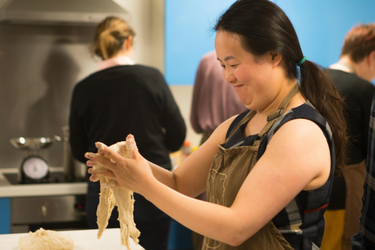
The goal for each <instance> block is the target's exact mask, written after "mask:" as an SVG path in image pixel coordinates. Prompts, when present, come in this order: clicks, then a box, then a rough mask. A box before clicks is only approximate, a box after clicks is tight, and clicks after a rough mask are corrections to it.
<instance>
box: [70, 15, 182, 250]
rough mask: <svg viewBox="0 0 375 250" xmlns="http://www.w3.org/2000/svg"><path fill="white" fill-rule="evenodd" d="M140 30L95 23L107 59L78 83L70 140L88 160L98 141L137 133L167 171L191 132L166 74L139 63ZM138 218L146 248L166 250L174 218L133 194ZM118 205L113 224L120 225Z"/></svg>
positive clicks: (92, 195)
mask: <svg viewBox="0 0 375 250" xmlns="http://www.w3.org/2000/svg"><path fill="white" fill-rule="evenodd" d="M134 36H135V33H134V31H133V29H132V28H131V27H130V26H129V25H128V23H127V22H125V21H124V20H122V19H120V18H117V17H108V18H106V19H105V20H103V21H102V22H101V23H100V24H99V25H98V26H97V28H96V31H95V38H94V44H93V48H92V49H93V51H94V53H95V54H96V55H98V56H99V57H100V58H101V59H102V61H101V63H100V64H99V68H98V70H97V72H95V73H93V74H91V75H89V76H88V77H86V78H85V79H83V80H82V81H80V82H79V83H78V84H77V85H76V86H75V88H74V91H73V97H72V102H71V111H70V120H69V126H70V144H71V148H72V153H73V156H74V157H75V158H76V159H78V160H79V161H81V162H85V158H84V153H85V152H87V151H92V150H95V142H97V141H102V142H104V143H106V144H107V145H112V144H115V143H117V142H119V141H125V138H126V136H127V135H128V134H130V133H131V134H133V135H134V136H136V138H137V145H138V149H139V152H140V153H142V155H144V157H145V158H146V159H148V160H150V161H153V162H155V163H157V164H159V165H160V166H161V167H162V168H163V169H165V170H166V171H170V170H171V161H170V158H169V152H173V151H177V150H179V149H180V147H181V145H182V144H183V142H184V140H185V136H186V126H185V122H184V119H183V117H182V115H181V113H180V110H179V108H178V106H177V104H176V102H175V100H174V98H173V96H172V93H171V91H170V89H169V87H168V85H167V84H166V82H165V80H164V77H163V75H162V74H161V73H160V72H159V71H158V70H157V69H155V68H152V67H148V66H143V65H139V64H135V63H134V62H133V60H132V51H133V49H132V48H133V47H132V42H133V38H134ZM99 192H100V184H99V182H95V183H93V182H91V181H90V182H89V183H88V193H87V206H86V211H87V218H88V223H89V227H90V228H97V225H96V218H97V217H96V209H97V206H98V204H99ZM134 199H135V203H134V221H135V223H136V227H137V228H138V230H139V231H140V232H141V235H140V237H139V244H140V245H141V246H143V247H144V248H145V249H160V250H166V249H167V246H168V237H169V226H170V221H171V220H170V217H169V216H168V215H166V214H165V213H164V212H162V211H161V210H159V209H158V208H157V207H156V206H154V205H153V204H152V203H151V202H149V201H147V200H146V199H145V198H144V197H143V196H142V195H140V194H139V193H134ZM117 218H118V212H117V210H116V211H115V212H114V213H112V216H111V218H110V220H109V227H119V222H118V220H117Z"/></svg>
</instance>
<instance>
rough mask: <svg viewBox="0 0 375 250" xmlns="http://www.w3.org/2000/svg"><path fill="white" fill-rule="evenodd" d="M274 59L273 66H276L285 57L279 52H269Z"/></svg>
mask: <svg viewBox="0 0 375 250" xmlns="http://www.w3.org/2000/svg"><path fill="white" fill-rule="evenodd" d="M269 53H270V56H271V60H272V67H273V68H275V67H276V66H278V65H279V64H280V62H281V60H282V59H283V55H282V54H280V53H277V52H272V51H271V52H269Z"/></svg>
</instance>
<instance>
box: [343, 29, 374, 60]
mask: <svg viewBox="0 0 375 250" xmlns="http://www.w3.org/2000/svg"><path fill="white" fill-rule="evenodd" d="M372 51H375V23H369V24H359V25H357V26H355V27H353V28H352V29H351V30H349V31H348V33H347V34H346V36H345V39H344V44H343V46H342V49H341V56H344V55H348V56H349V57H350V59H351V60H352V61H353V62H355V63H359V62H360V61H362V60H363V59H364V58H365V57H366V56H368V55H369V54H370V53H371V52H372Z"/></svg>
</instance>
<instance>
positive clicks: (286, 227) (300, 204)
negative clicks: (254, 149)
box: [224, 102, 335, 250]
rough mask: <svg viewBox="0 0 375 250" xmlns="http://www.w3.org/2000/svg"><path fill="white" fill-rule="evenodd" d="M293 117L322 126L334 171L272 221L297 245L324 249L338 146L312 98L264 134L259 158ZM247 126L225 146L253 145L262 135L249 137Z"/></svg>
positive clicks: (244, 114) (299, 249)
mask: <svg viewBox="0 0 375 250" xmlns="http://www.w3.org/2000/svg"><path fill="white" fill-rule="evenodd" d="M248 112H250V111H246V112H243V113H241V114H240V115H238V116H237V117H236V118H235V119H234V121H233V123H232V124H231V125H230V127H229V129H228V132H227V135H226V136H227V137H228V136H229V134H230V132H231V131H232V130H233V128H234V127H235V126H236V124H238V123H239V122H240V121H241V120H242V119H243V118H244V117H245V116H246V115H247V113H248ZM293 119H308V120H311V121H313V122H315V123H316V124H317V125H318V126H319V127H320V128H321V129H322V131H323V133H324V135H325V136H326V138H327V143H328V145H329V148H330V151H331V172H330V175H329V178H328V180H327V182H326V183H325V184H324V185H323V186H321V187H320V188H317V189H315V190H311V191H301V192H300V193H299V194H298V195H297V196H296V197H295V198H294V199H293V200H292V201H291V202H290V203H289V204H288V205H287V206H286V207H285V208H284V209H283V210H281V211H280V212H279V213H278V214H277V215H276V216H275V217H274V218H273V219H272V221H273V223H274V224H275V226H276V227H277V229H278V230H279V231H280V233H281V234H282V235H283V236H284V238H285V239H286V240H287V241H288V242H289V244H290V245H291V246H292V247H293V248H294V249H296V250H297V249H298V250H310V249H320V245H321V241H322V238H323V233H324V212H325V211H326V209H327V206H328V203H329V197H330V195H331V191H332V183H333V177H334V172H335V147H334V142H333V135H332V131H331V128H330V127H329V125H328V123H327V121H326V120H325V119H324V117H323V116H322V115H321V114H319V113H318V111H317V110H316V109H315V108H314V107H313V106H312V104H311V103H310V102H306V103H304V104H302V105H301V106H299V107H296V108H294V109H291V110H290V111H288V112H287V113H286V114H284V115H282V116H281V117H279V118H278V120H277V121H276V122H275V124H273V126H272V127H271V128H270V130H269V131H268V133H267V134H265V135H264V136H263V138H261V143H260V148H259V152H258V159H259V158H260V157H262V155H263V153H264V152H265V150H266V149H267V144H268V143H269V141H270V140H271V138H272V136H273V135H274V134H275V133H276V132H277V130H278V129H279V128H280V127H281V126H282V125H284V124H285V123H286V122H288V121H290V120H293ZM245 127H246V124H243V125H242V126H241V127H240V128H239V129H238V130H237V131H236V132H235V133H234V134H233V136H232V137H231V138H229V140H228V141H227V142H226V143H225V145H224V147H225V148H233V147H241V146H250V145H252V144H253V143H254V141H255V139H257V137H258V135H250V136H248V137H246V138H245V137H244V136H243V132H244V130H245Z"/></svg>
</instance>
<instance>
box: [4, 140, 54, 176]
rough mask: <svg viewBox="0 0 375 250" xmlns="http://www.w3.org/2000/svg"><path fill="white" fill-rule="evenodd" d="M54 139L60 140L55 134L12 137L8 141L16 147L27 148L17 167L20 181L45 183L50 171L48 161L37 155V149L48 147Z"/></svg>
mask: <svg viewBox="0 0 375 250" xmlns="http://www.w3.org/2000/svg"><path fill="white" fill-rule="evenodd" d="M54 141H61V138H60V137H59V136H57V135H55V136H54V138H53V139H51V138H48V137H36V138H24V137H19V138H12V139H10V143H11V144H12V145H13V146H14V147H15V148H17V149H26V150H28V156H27V157H25V158H24V159H23V160H22V163H21V166H20V169H19V175H18V178H19V182H20V183H45V182H48V179H49V177H50V171H49V166H48V163H47V161H46V160H45V159H43V158H42V157H41V156H39V150H41V149H44V148H48V147H49V146H51V145H52V144H53V142H54Z"/></svg>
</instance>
